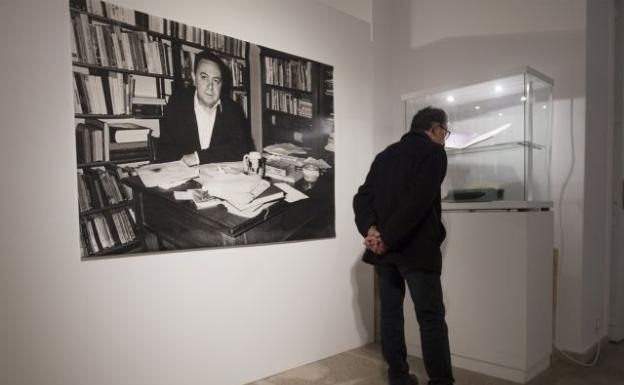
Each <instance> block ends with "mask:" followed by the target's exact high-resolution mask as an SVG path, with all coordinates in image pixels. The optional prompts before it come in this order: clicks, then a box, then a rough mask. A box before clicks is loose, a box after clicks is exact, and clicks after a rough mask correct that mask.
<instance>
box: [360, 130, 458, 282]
mask: <svg viewBox="0 0 624 385" xmlns="http://www.w3.org/2000/svg"><path fill="white" fill-rule="evenodd" d="M445 175H446V152H445V151H444V147H443V146H441V145H439V144H437V143H435V142H433V141H432V140H431V139H430V138H429V137H428V136H427V135H426V134H425V132H424V131H414V132H409V133H407V134H405V135H404V136H403V137H402V138H401V140H400V141H399V142H397V143H394V144H392V145H390V146H388V148H386V149H385V150H384V151H382V152H380V153H379V154H378V155H377V157H376V158H375V160H374V161H373V164H372V165H371V167H370V170H369V172H368V175H367V177H366V181H365V182H364V184H363V185H362V186H360V188H359V190H358V192H357V194H356V195H355V197H354V198H353V209H354V211H355V222H356V225H357V228H358V231H359V232H360V234H362V236H364V237H365V236H366V235H367V233H368V229H369V228H370V227H371V226H372V225H375V226H377V229H378V230H379V232H380V233H381V239H382V240H383V241H384V243H385V245H386V248H387V250H388V251H387V252H386V253H385V254H384V255H381V256H380V255H377V254H375V253H373V252H372V251H370V250H366V253H365V254H364V257H363V260H364V262H367V263H371V264H394V265H397V266H398V267H400V268H407V269H414V270H425V271H431V272H436V273H438V274H439V273H440V271H441V269H442V254H441V252H440V245H441V244H442V241H444V238H445V237H446V231H445V229H444V225H443V224H442V210H441V204H440V186H441V185H442V181H443V180H444V177H445Z"/></svg>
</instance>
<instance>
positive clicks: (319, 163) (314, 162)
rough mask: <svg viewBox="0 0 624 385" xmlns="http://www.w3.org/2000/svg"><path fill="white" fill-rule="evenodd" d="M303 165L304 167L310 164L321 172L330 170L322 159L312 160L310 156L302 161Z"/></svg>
mask: <svg viewBox="0 0 624 385" xmlns="http://www.w3.org/2000/svg"><path fill="white" fill-rule="evenodd" d="M303 164H304V165H306V164H312V165H314V166H316V167H318V168H319V169H321V170H325V169H328V168H331V166H330V165H329V163H327V162H325V161H324V160H323V159H314V158H312V157H311V156H310V157H308V158H307V159H306V160H304V161H303Z"/></svg>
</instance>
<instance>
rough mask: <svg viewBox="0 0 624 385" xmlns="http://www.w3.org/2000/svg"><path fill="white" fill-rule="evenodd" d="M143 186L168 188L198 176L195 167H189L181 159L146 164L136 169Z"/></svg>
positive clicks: (197, 170)
mask: <svg viewBox="0 0 624 385" xmlns="http://www.w3.org/2000/svg"><path fill="white" fill-rule="evenodd" d="M137 175H138V176H139V177H140V178H141V182H143V184H144V185H145V187H160V188H163V189H170V188H173V187H176V186H179V185H181V184H183V183H185V182H187V181H189V180H191V179H193V178H197V177H198V176H199V169H198V168H197V167H189V166H187V165H186V163H184V162H182V161H181V160H178V161H175V162H169V163H156V164H148V165H145V166H143V167H141V168H139V169H137Z"/></svg>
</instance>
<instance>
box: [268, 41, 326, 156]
mask: <svg viewBox="0 0 624 385" xmlns="http://www.w3.org/2000/svg"><path fill="white" fill-rule="evenodd" d="M260 62H261V68H262V70H261V76H262V122H263V146H267V145H271V144H276V143H284V142H288V143H294V144H296V145H299V146H302V147H305V148H308V149H310V151H311V153H312V154H314V155H316V156H321V155H323V153H324V152H325V146H326V145H327V143H328V138H329V132H328V130H327V129H326V128H325V127H324V126H325V125H326V124H327V122H326V121H324V120H326V119H328V118H330V116H331V117H333V77H330V76H329V75H332V76H333V74H332V71H331V67H329V66H325V65H323V64H321V63H317V62H314V61H311V60H307V59H303V58H300V57H297V56H293V55H288V54H285V53H283V52H279V51H275V50H271V49H268V48H265V47H261V50H260ZM328 74H329V75H328ZM330 79H331V80H332V81H331V82H329V81H328V82H325V80H330ZM329 85H331V91H327V92H326V87H328V86H329ZM332 124H333V122H332ZM332 131H333V128H332Z"/></svg>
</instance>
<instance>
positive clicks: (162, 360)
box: [0, 0, 373, 385]
mask: <svg viewBox="0 0 624 385" xmlns="http://www.w3.org/2000/svg"><path fill="white" fill-rule="evenodd" d="M117 3H119V4H121V5H124V6H127V7H130V8H135V9H139V10H142V11H145V12H149V13H153V14H155V15H158V16H163V17H167V18H171V19H174V20H177V21H180V22H184V23H187V24H191V25H196V26H201V27H204V28H206V29H209V30H212V31H216V32H220V33H223V34H226V35H230V36H234V37H237V38H240V39H244V40H248V41H251V42H254V43H258V44H262V45H265V46H268V47H271V48H275V49H279V50H282V51H285V52H289V53H293V54H297V55H301V56H305V57H309V58H311V59H314V60H318V61H321V62H325V63H329V64H332V65H334V66H335V79H336V80H335V103H336V105H335V107H336V146H337V153H336V155H337V157H336V164H337V168H336V202H337V203H336V225H337V226H336V232H337V237H336V239H330V240H322V241H311V242H305V243H289V244H281V245H267V246H259V247H240V248H228V249H217V250H197V251H188V252H172V253H161V254H153V255H139V256H134V257H121V258H111V259H103V260H97V261H89V262H81V261H80V257H79V245H78V210H77V205H76V201H77V192H76V176H75V155H74V154H75V144H74V133H73V104H72V88H71V84H72V82H71V64H70V48H69V26H70V24H69V12H68V2H67V1H65V0H54V1H36V0H4V1H2V2H1V3H0V15H1V16H0V18H1V20H0V26H1V27H0V36H2V52H3V54H2V55H1V58H0V63H1V66H0V68H2V71H0V84H2V89H1V91H0V95H2V98H1V100H0V101H1V103H0V106H1V107H0V108H1V114H0V116H2V130H3V138H2V141H1V142H0V143H1V144H0V169H1V175H2V178H3V179H4V181H5V182H4V188H3V193H2V199H0V202H1V203H0V205H1V206H0V211H1V212H2V233H1V234H2V235H1V239H0V309H1V310H0V311H1V316H0V383H2V384H11V385H22V384H23V385H32V384H46V385H56V384H58V385H74V384H75V385H82V384H89V385H98V384H102V385H109V384H118V385H122V384H150V385H157V384H167V385H170V384H185V385H186V384H189V385H190V384H218V385H228V384H242V383H247V382H250V381H253V380H257V379H259V378H262V377H265V376H268V375H271V374H273V373H276V372H280V371H283V370H286V369H289V368H291V367H295V366H298V365H301V364H304V363H307V362H311V361H315V360H317V359H321V358H323V357H327V356H330V355H333V354H336V353H339V352H342V351H345V350H347V349H351V348H355V347H358V346H361V345H363V344H365V343H367V342H368V341H370V340H371V338H372V334H371V333H372V301H373V294H372V272H371V270H370V269H369V268H367V267H365V266H363V265H362V264H361V263H359V262H358V260H359V257H360V251H361V246H360V239H359V236H357V234H356V231H355V227H354V226H353V224H352V223H353V221H352V211H351V197H352V195H353V193H354V192H355V189H356V188H357V186H358V185H359V184H360V183H361V181H362V179H363V177H364V174H365V172H366V170H367V167H368V162H369V161H370V158H371V156H372V140H373V127H372V124H371V121H372V108H371V107H372V98H371V95H372V88H371V87H372V85H371V82H370V79H371V76H372V55H371V47H370V40H369V28H368V27H369V26H368V24H367V23H365V22H363V21H360V20H357V19H355V18H352V17H349V16H346V15H344V14H342V13H340V12H338V11H335V10H333V9H331V8H328V7H326V6H324V5H322V4H318V3H316V2H309V1H305V0H297V1H294V0H254V1H243V0H228V1H216V0H215V1H205V0H185V1H175V2H171V1H166V0H158V1H155V0H151V1H147V0H145V1H141V0H123V1H122V0H118V1H117ZM233 18H234V19H233ZM233 20H236V22H233ZM353 143H357V145H353Z"/></svg>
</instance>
